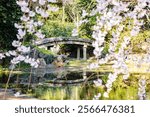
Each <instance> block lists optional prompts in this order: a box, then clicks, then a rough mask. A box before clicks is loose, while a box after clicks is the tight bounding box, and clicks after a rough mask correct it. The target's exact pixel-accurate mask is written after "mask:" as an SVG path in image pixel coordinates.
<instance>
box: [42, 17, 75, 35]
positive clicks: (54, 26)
mask: <svg viewBox="0 0 150 117" xmlns="http://www.w3.org/2000/svg"><path fill="white" fill-rule="evenodd" d="M73 27H74V26H73V24H72V23H61V22H60V21H50V20H48V21H47V22H46V24H45V25H44V27H43V28H42V31H43V33H44V34H45V35H46V37H70V36H71V35H72V30H73Z"/></svg>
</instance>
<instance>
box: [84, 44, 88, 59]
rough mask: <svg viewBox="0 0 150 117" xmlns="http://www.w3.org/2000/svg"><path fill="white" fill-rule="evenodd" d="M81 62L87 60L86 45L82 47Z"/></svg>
mask: <svg viewBox="0 0 150 117" xmlns="http://www.w3.org/2000/svg"><path fill="white" fill-rule="evenodd" d="M83 60H87V45H84V46H83Z"/></svg>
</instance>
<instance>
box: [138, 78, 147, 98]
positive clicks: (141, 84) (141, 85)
mask: <svg viewBox="0 0 150 117" xmlns="http://www.w3.org/2000/svg"><path fill="white" fill-rule="evenodd" d="M138 85H139V88H138V98H139V99H140V100H144V99H145V98H146V89H145V88H146V79H139V83H138Z"/></svg>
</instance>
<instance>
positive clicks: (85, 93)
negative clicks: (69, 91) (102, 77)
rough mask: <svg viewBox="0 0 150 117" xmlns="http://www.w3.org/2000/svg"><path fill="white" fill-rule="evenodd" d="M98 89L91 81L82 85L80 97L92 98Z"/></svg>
mask: <svg viewBox="0 0 150 117" xmlns="http://www.w3.org/2000/svg"><path fill="white" fill-rule="evenodd" d="M97 93H98V91H97V90H96V88H95V87H93V86H92V85H91V84H90V83H89V84H86V85H84V86H81V87H80V92H79V95H80V99H85V100H86V99H88V100H89V99H90V100H91V99H92V98H93V97H94V95H95V94H97Z"/></svg>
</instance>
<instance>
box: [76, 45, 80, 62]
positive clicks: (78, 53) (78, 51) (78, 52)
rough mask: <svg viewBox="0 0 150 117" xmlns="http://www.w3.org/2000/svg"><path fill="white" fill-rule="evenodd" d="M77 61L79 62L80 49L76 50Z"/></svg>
mask: <svg viewBox="0 0 150 117" xmlns="http://www.w3.org/2000/svg"><path fill="white" fill-rule="evenodd" d="M77 60H80V47H78V48H77Z"/></svg>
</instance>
